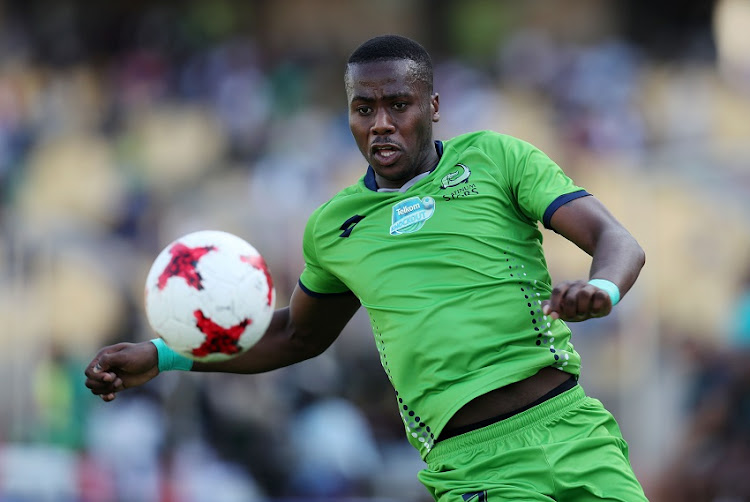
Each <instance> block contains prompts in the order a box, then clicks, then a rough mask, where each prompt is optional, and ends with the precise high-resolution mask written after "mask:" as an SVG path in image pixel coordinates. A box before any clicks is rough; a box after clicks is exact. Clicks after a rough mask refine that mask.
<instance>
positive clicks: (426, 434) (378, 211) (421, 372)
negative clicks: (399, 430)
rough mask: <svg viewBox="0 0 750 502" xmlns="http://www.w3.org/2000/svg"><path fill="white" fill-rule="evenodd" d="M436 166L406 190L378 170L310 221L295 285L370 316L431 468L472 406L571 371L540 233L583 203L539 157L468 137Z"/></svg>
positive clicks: (501, 141)
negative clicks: (549, 307) (545, 308)
mask: <svg viewBox="0 0 750 502" xmlns="http://www.w3.org/2000/svg"><path fill="white" fill-rule="evenodd" d="M436 148H437V149H438V153H439V154H440V162H439V163H438V165H437V166H436V167H435V169H434V170H432V171H431V172H430V173H429V174H427V175H426V176H423V177H421V178H420V179H419V180H418V181H416V183H414V184H413V185H411V186H409V187H408V189H406V190H405V191H395V192H379V191H377V186H376V184H375V176H374V172H373V171H372V168H371V167H370V168H368V171H367V174H365V175H364V176H363V177H362V178H361V179H360V180H359V181H358V182H357V183H356V184H354V185H352V186H350V187H348V188H346V189H344V190H342V191H341V192H339V193H338V194H337V195H335V196H334V197H333V198H332V199H331V200H329V201H328V202H327V203H325V204H323V205H322V206H321V207H319V208H318V209H317V210H316V211H315V212H314V213H313V214H312V215H311V217H310V219H309V221H308V224H307V227H306V229H305V235H304V242H303V246H304V256H305V262H306V263H305V269H304V271H303V272H302V275H301V277H300V286H301V287H302V288H303V290H304V291H306V292H307V293H308V294H311V295H325V294H342V293H343V294H351V293H353V294H354V295H356V296H357V298H359V300H360V301H361V303H362V306H364V307H365V309H367V312H368V314H369V316H370V322H371V325H372V330H373V334H374V337H375V342H376V345H377V348H378V351H379V353H380V359H381V363H382V365H383V368H384V370H385V372H386V373H387V375H388V378H389V379H390V381H391V383H392V384H393V387H394V389H395V391H396V399H397V401H398V407H399V411H400V413H401V416H402V418H403V420H404V424H405V427H406V433H407V437H408V439H409V441H410V442H411V443H412V444H413V445H414V446H415V447H416V448H417V449H418V450H419V451H420V454H421V455H422V457H423V458H424V457H426V456H427V454H428V453H429V452H430V450H431V448H432V447H433V445H434V443H435V441H436V439H437V438H438V436H439V434H440V431H441V430H442V429H443V427H444V426H445V424H446V423H447V422H448V420H449V419H450V418H451V416H452V415H453V414H454V413H455V412H456V411H457V410H458V409H459V408H461V407H462V406H463V405H465V404H466V403H467V402H469V401H470V400H472V399H474V398H475V397H477V396H480V395H482V394H484V393H486V392H489V391H491V390H493V389H496V388H498V387H502V386H504V385H508V384H510V383H513V382H516V381H519V380H522V379H524V378H527V377H529V376H531V375H533V374H534V373H536V372H537V371H539V370H540V369H541V368H544V367H547V366H552V367H556V368H559V369H560V370H563V371H566V372H569V373H572V374H578V373H579V371H580V357H579V355H578V354H577V353H576V351H575V350H574V348H573V346H572V345H571V343H570V330H569V329H568V327H567V326H566V324H565V323H564V322H563V321H560V320H554V321H553V320H552V319H550V318H547V316H545V315H543V314H542V312H541V302H542V300H544V299H547V298H548V297H549V295H550V292H551V280H550V276H549V272H548V270H547V264H546V261H545V258H544V253H543V249H542V234H541V232H540V230H539V228H538V222H540V221H541V222H542V223H543V224H544V226H546V227H549V221H550V218H551V216H552V214H553V213H554V212H555V210H556V209H557V208H559V207H560V206H561V205H563V204H565V203H566V202H568V201H570V200H572V199H575V198H578V197H582V196H585V195H588V193H587V192H586V191H585V190H583V189H581V188H580V187H578V186H576V185H575V184H574V183H573V182H572V181H571V180H570V178H568V177H567V176H566V175H565V174H564V173H563V171H562V170H561V169H560V168H559V167H558V166H557V165H556V164H555V163H554V162H553V161H552V160H550V158H549V157H547V156H546V155H545V154H543V153H542V152H541V151H540V150H538V149H537V148H535V147H533V146H532V145H530V144H529V143H526V142H524V141H521V140H519V139H516V138H513V137H510V136H506V135H502V134H498V133H494V132H487V131H484V132H476V133H471V134H466V135H462V136H458V137H456V138H454V139H451V140H449V141H446V142H445V143H441V142H439V141H438V142H436Z"/></svg>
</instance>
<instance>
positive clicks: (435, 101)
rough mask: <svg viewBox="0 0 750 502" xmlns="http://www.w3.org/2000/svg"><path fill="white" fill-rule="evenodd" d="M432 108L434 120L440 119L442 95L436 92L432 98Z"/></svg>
mask: <svg viewBox="0 0 750 502" xmlns="http://www.w3.org/2000/svg"><path fill="white" fill-rule="evenodd" d="M430 108H432V121H433V122H437V121H439V120H440V95H439V94H438V93H435V94H433V95H432V97H431V98H430Z"/></svg>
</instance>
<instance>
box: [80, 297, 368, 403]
mask: <svg viewBox="0 0 750 502" xmlns="http://www.w3.org/2000/svg"><path fill="white" fill-rule="evenodd" d="M359 306H360V303H359V300H358V299H357V298H356V297H355V296H354V295H341V296H331V297H325V298H316V297H313V296H310V295H308V294H306V293H305V292H304V291H302V289H300V288H299V287H297V288H295V290H294V292H293V293H292V298H291V301H290V303H289V307H285V308H282V309H277V310H276V311H275V312H274V314H273V318H272V319H271V324H270V325H269V327H268V329H267V330H266V332H265V334H264V335H263V337H262V338H261V339H260V340H259V341H258V343H257V344H255V345H254V346H253V347H252V348H251V349H249V350H248V351H246V352H244V353H243V354H241V355H239V356H237V357H235V358H233V359H229V360H227V361H222V362H216V363H201V362H197V361H196V362H195V363H194V364H193V367H192V371H204V372H207V371H214V372H224V373H261V372H265V371H270V370H273V369H276V368H281V367H284V366H289V365H291V364H294V363H297V362H300V361H304V360H306V359H310V358H311V357H315V356H317V355H319V354H321V353H322V352H323V351H325V350H326V349H327V348H328V347H329V346H330V345H331V344H332V343H333V341H334V340H335V339H336V338H337V337H338V335H339V334H340V333H341V331H342V330H343V329H344V327H345V326H346V324H347V323H348V322H349V320H350V319H351V318H352V316H354V313H355V312H356V311H357V309H358V308H359ZM85 373H86V386H87V387H88V388H89V389H91V392H93V393H94V394H95V395H98V396H101V398H102V399H103V400H105V401H112V400H113V399H115V395H116V393H117V392H119V391H121V390H124V389H127V388H130V387H135V386H138V385H142V384H144V383H146V382H148V381H149V380H151V379H152V378H154V377H155V376H156V375H158V374H159V369H158V358H157V353H156V347H155V346H154V344H152V343H151V342H141V343H119V344H116V345H112V346H109V347H105V348H103V349H102V350H100V351H99V353H98V354H97V355H96V356H95V357H94V358H93V359H92V360H91V362H90V363H89V365H88V366H87V368H86V370H85Z"/></svg>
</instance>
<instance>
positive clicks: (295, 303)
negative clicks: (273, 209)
mask: <svg viewBox="0 0 750 502" xmlns="http://www.w3.org/2000/svg"><path fill="white" fill-rule="evenodd" d="M359 306H360V303H359V300H358V299H357V298H356V297H355V296H354V295H341V296H331V297H330V298H322V299H321V298H315V297H313V296H310V295H308V294H307V293H305V292H304V291H303V290H302V289H300V288H299V286H297V287H296V288H295V289H294V292H293V293H292V300H291V302H290V303H289V307H286V308H283V309H278V310H276V312H274V315H273V318H272V319H271V324H270V326H269V327H268V329H267V330H266V333H265V334H264V335H263V338H261V339H260V341H259V342H258V343H257V344H255V345H254V346H253V348H251V349H250V350H248V351H247V352H245V353H243V354H241V355H239V356H237V357H235V358H233V359H229V360H227V361H224V362H220V363H201V362H195V363H194V364H193V369H192V371H220V372H224V373H262V372H264V371H270V370H274V369H276V368H281V367H283V366H289V365H290V364H294V363H298V362H300V361H304V360H305V359H310V358H311V357H315V356H317V355H319V354H322V353H323V352H324V351H325V350H326V349H327V348H328V347H329V346H330V345H331V344H332V343H333V342H334V340H336V338H337V337H338V336H339V334H340V333H341V330H343V329H344V326H346V324H347V323H348V322H349V320H350V319H351V318H352V316H354V313H355V312H356V311H357V309H358V308H359Z"/></svg>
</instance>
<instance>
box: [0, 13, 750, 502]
mask: <svg viewBox="0 0 750 502" xmlns="http://www.w3.org/2000/svg"><path fill="white" fill-rule="evenodd" d="M747 26H750V4H749V3H748V2H747V1H746V0H719V1H716V2H712V1H708V0H705V1H698V0H694V1H682V2H678V1H675V0H657V1H650V2H646V1H644V0H637V1H626V0H621V1H614V0H606V1H600V0H557V1H554V0H546V1H544V0H535V1H526V2H520V1H515V2H514V1H481V0H467V1H461V2H453V1H446V0H440V1H437V0H434V1H428V0H411V1H400V0H383V1H381V2H377V3H374V2H365V1H361V0H356V1H343V0H341V1H338V0H326V1H322V0H321V1H315V2H313V1H305V0H285V1H277V2H273V1H270V0H266V1H260V0H256V1H239V0H219V1H213V2H200V1H190V2H167V1H150V2H145V1H132V0H131V1H129V2H125V1H109V2H74V1H61V2H52V1H48V2H45V1H30V2H29V1H26V2H20V1H5V2H2V3H0V321H1V323H2V331H0V340H1V341H2V351H0V501H2V502H11V501H12V502H21V501H24V502H25V501H34V502H36V501H44V502H58V501H60V502H63V501H64V502H152V501H153V502H157V501H158V502H188V501H190V502H192V501H196V502H197V501H207V500H211V501H214V502H234V501H238V502H239V501H243V502H248V501H256V500H257V501H281V500H297V501H349V500H380V501H382V502H386V501H389V502H396V501H398V502H401V501H417V502H421V501H423V500H425V499H424V493H423V489H422V487H421V486H420V485H419V484H418V482H417V481H416V472H417V470H418V469H419V468H420V462H419V460H418V456H417V454H416V452H415V451H412V449H411V447H410V446H409V445H408V444H407V443H406V441H405V439H404V437H403V427H402V424H401V422H400V419H399V417H398V414H397V413H396V409H395V405H394V403H393V396H392V392H391V390H390V389H389V387H388V383H387V381H386V379H385V377H384V376H383V374H382V372H381V369H380V367H379V361H378V358H377V353H376V350H375V348H374V346H373V343H372V340H371V334H370V331H369V326H368V324H367V321H366V318H365V316H361V315H358V316H357V317H356V318H355V319H354V320H353V321H352V323H351V324H350V325H349V326H348V327H347V329H346V332H345V333H344V334H343V335H342V337H341V338H340V339H339V340H338V341H337V342H336V343H335V344H334V346H333V347H332V348H331V349H330V350H329V351H328V352H327V353H326V354H324V355H323V356H321V357H319V358H317V359H315V360H313V361H310V362H307V363H304V364H301V365H298V366H296V367H293V368H287V369H284V370H280V371H277V372H274V373H270V374H266V375H260V376H257V377H237V376H230V375H192V374H184V373H181V374H171V373H170V374H166V375H162V376H161V377H160V378H158V379H157V380H156V381H154V382H153V383H152V384H149V385H147V386H146V387H144V388H142V389H139V390H133V391H130V392H128V393H126V394H123V395H121V396H120V397H119V398H118V399H117V400H116V401H115V402H113V403H110V404H104V403H102V402H100V401H99V400H97V399H96V398H94V397H93V396H91V395H90V394H89V393H88V391H87V389H85V387H84V386H83V368H84V365H85V363H86V362H87V361H88V360H89V359H90V357H91V356H92V355H93V354H94V353H95V351H96V349H97V348H98V347H100V346H101V345H102V344H106V343H110V342H114V341H121V340H132V341H137V340H144V339H148V338H150V337H151V336H152V334H151V333H150V332H149V330H148V329H147V327H146V326H145V321H144V318H143V313H142V301H143V299H142V287H143V280H144V278H145V275H146V272H147V270H148V267H149V265H150V263H151V260H152V259H153V258H154V257H155V255H156V253H157V252H158V251H159V250H160V249H161V248H162V247H163V246H164V245H165V244H166V243H167V242H169V241H170V240H172V239H173V238H175V237H176V236H178V235H181V234H183V233H186V232H188V231H192V230H196V229H201V228H221V229H224V230H228V231H231V232H235V233H237V234H239V235H242V236H243V237H245V238H247V239H248V240H249V241H250V242H252V243H253V244H254V245H255V246H256V247H257V248H258V249H260V250H261V252H262V253H263V254H264V255H265V257H266V259H267V261H268V262H269V265H270V268H271V271H272V273H273V275H274V279H275V282H276V285H277V288H278V297H279V299H280V300H281V303H282V304H283V302H284V301H285V299H286V298H288V294H289V292H290V291H291V288H292V287H293V285H294V283H295V281H296V278H297V276H298V274H299V272H300V271H301V267H302V259H301V253H300V240H301V234H302V228H303V225H304V223H305V219H306V216H307V215H308V214H309V213H310V211H311V210H312V209H313V208H314V207H316V206H317V205H318V204H319V203H321V202H323V201H324V200H325V199H327V198H328V197H329V196H330V195H332V194H333V193H335V191H337V190H338V189H339V188H341V187H343V186H345V185H347V184H349V183H351V182H352V181H354V180H355V179H356V178H357V177H359V176H360V175H361V173H362V171H363V169H364V165H363V162H362V160H361V158H360V155H359V153H358V151H357V150H356V147H355V146H354V143H353V141H352V140H351V138H350V135H349V131H348V128H347V123H346V113H345V96H344V91H343V85H342V74H343V69H344V61H345V59H346V57H347V56H348V54H349V53H350V51H351V50H353V49H354V48H355V47H356V45H358V44H359V43H360V42H361V41H363V40H364V39H366V38H367V37H369V36H374V35H377V34H381V33H389V32H391V33H400V34H405V35H407V36H411V37H414V38H416V39H418V40H419V41H420V42H422V43H423V44H424V45H425V46H426V47H427V48H428V50H430V52H431V53H432V54H433V57H434V60H435V63H436V90H437V91H438V92H439V93H440V95H441V116H442V120H441V122H440V123H439V124H438V129H437V136H438V137H441V138H447V137H449V136H451V135H453V134H457V133H460V132H464V131H468V130H473V129H480V128H490V129H494V130H497V131H500V132H504V133H508V134H513V135H517V136H520V137H522V138H524V139H526V140H528V141H530V142H532V143H534V144H536V145H537V146H539V147H541V148H542V149H543V150H545V151H546V152H547V153H548V154H549V155H550V156H551V157H552V158H553V159H555V160H556V161H557V162H558V163H559V164H560V165H561V166H563V168H564V169H566V171H567V172H568V173H569V174H570V175H571V176H572V177H573V178H574V179H575V181H576V182H577V183H579V184H581V185H583V186H585V187H587V188H588V189H589V191H591V192H592V193H594V194H595V195H597V196H598V197H599V198H601V199H602V200H603V201H604V202H605V203H606V204H607V205H608V206H609V207H610V208H611V209H612V210H613V211H614V212H615V213H616V215H617V216H618V217H619V218H620V219H621V220H622V221H623V222H624V223H625V224H626V225H627V226H628V227H629V228H630V229H631V230H632V232H633V233H634V234H635V236H636V237H637V238H638V239H639V240H640V242H641V243H642V245H643V246H644V248H645V250H646V254H647V264H646V267H645V269H644V271H643V274H642V276H641V279H640V281H639V282H638V283H637V285H636V287H635V289H634V290H633V291H632V292H631V293H630V294H629V295H628V296H627V297H626V299H625V300H624V301H623V302H622V304H621V305H620V306H618V308H617V309H616V314H615V315H613V316H610V317H609V318H607V319H604V320H598V321H589V322H587V323H585V324H581V325H574V326H573V329H574V342H575V343H576V347H577V348H578V349H579V350H580V352H581V353H582V355H583V357H584V368H583V376H582V382H583V384H584V385H585V387H586V388H587V390H588V391H589V392H590V393H591V394H593V395H595V396H597V397H599V398H600V399H601V400H602V401H603V402H604V403H605V405H607V406H608V407H609V408H610V409H611V410H612V411H613V412H614V414H615V415H616V416H617V418H618V420H619V421H620V423H621V425H622V428H623V431H624V434H625V436H626V438H627V439H628V441H629V443H630V447H631V459H632V462H633V465H634V468H635V470H636V472H637V473H638V475H639V476H640V478H641V479H642V481H643V483H644V485H645V487H646V491H647V494H648V495H649V496H650V497H651V499H652V500H654V501H665V502H671V501H681V500H690V501H743V500H750V479H749V478H750V476H747V473H748V472H750V376H749V375H750V364H748V363H747V362H746V361H747V356H748V351H747V349H746V346H747V344H748V339H749V338H750V333H749V332H750V329H749V328H748V325H750V307H748V306H747V302H748V300H747V298H748V297H749V296H748V292H749V291H750V260H748V258H749V257H750V252H749V250H750V224H748V218H747V217H748V214H750V211H749V210H750V167H749V166H748V154H749V153H750V120H748V117H750V57H748V54H750V32H748V29H747ZM545 239H546V241H545V247H546V248H547V250H548V258H549V262H550V266H551V270H552V275H553V278H554V279H555V280H563V279H566V278H578V277H582V276H585V274H586V271H587V260H586V257H585V256H583V255H582V253H581V252H580V251H578V250H577V249H574V248H573V247H572V245H570V244H568V243H566V242H564V241H562V239H560V238H559V237H557V236H556V235H554V234H553V233H549V232H548V233H545ZM743 297H744V298H745V304H744V306H743V300H742V299H743ZM743 309H744V310H743Z"/></svg>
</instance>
